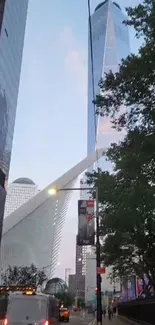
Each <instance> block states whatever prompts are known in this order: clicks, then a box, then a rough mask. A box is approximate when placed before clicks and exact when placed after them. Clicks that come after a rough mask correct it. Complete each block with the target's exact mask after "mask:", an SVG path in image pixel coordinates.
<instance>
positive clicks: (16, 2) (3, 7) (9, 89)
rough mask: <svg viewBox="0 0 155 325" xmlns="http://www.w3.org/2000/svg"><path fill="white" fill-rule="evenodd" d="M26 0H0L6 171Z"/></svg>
mask: <svg viewBox="0 0 155 325" xmlns="http://www.w3.org/2000/svg"><path fill="white" fill-rule="evenodd" d="M27 8H28V0H0V169H1V170H2V171H3V172H4V173H5V175H6V178H7V177H8V173H9V166H10V158H11V150H12V139H13V133H14V124H15V117H16V107H17V98H18V89H19V80H20V71H21V62H22V53H23V44H24V35H25V26H26V17H27Z"/></svg>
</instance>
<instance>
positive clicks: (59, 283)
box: [45, 278, 68, 294]
mask: <svg viewBox="0 0 155 325" xmlns="http://www.w3.org/2000/svg"><path fill="white" fill-rule="evenodd" d="M67 290H68V287H67V285H66V283H65V281H64V280H62V279H60V278H53V279H51V280H49V281H48V282H47V283H46V287H45V291H46V292H48V293H51V294H56V293H59V292H66V291H67Z"/></svg>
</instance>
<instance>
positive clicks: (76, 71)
mask: <svg viewBox="0 0 155 325" xmlns="http://www.w3.org/2000/svg"><path fill="white" fill-rule="evenodd" d="M60 41H61V42H62V43H63V45H64V48H65V59H64V67H65V70H66V73H67V74H70V77H71V78H72V79H73V78H74V79H73V82H74V83H75V85H76V88H77V89H78V90H79V91H80V92H82V93H83V94H84V95H86V93H87V63H86V60H85V57H86V55H85V52H84V51H83V50H82V49H81V48H80V46H79V45H78V44H77V41H76V39H75V37H74V35H73V32H72V29H71V28H69V27H65V28H64V29H63V30H62V32H61V33H60Z"/></svg>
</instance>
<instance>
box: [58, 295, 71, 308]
mask: <svg viewBox="0 0 155 325" xmlns="http://www.w3.org/2000/svg"><path fill="white" fill-rule="evenodd" d="M55 297H56V298H57V299H58V300H59V302H60V305H61V304H63V305H64V307H66V308H68V307H70V306H72V305H73V303H74V297H73V295H72V294H71V293H69V292H58V293H56V294H55Z"/></svg>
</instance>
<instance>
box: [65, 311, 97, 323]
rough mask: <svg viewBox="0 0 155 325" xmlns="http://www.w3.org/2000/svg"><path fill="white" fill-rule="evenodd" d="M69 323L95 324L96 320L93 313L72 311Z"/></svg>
mask: <svg viewBox="0 0 155 325" xmlns="http://www.w3.org/2000/svg"><path fill="white" fill-rule="evenodd" d="M63 324H64V323H63ZM69 324H70V325H95V322H94V317H93V315H91V314H82V313H78V314H76V313H72V314H71V315H70V322H69Z"/></svg>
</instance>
